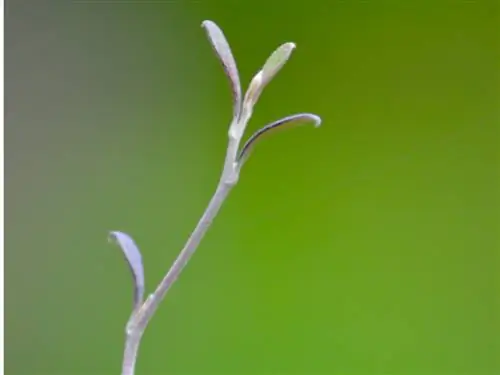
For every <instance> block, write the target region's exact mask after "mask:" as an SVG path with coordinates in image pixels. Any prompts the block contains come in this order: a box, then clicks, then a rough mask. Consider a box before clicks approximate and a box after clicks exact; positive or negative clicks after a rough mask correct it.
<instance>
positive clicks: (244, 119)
mask: <svg viewBox="0 0 500 375" xmlns="http://www.w3.org/2000/svg"><path fill="white" fill-rule="evenodd" d="M202 27H203V28H204V29H205V31H206V33H207V36H208V39H209V41H210V43H211V45H212V47H213V50H214V51H215V54H216V55H217V57H218V58H219V60H220V62H221V64H222V67H223V68H224V71H225V73H226V75H227V77H228V78H229V82H230V86H231V92H232V97H233V118H232V121H231V125H230V126H229V132H228V136H229V140H228V146H227V151H226V158H225V162H224V168H223V170H222V175H221V178H220V181H219V184H218V186H217V189H216V191H215V193H214V195H213V196H212V199H211V200H210V203H209V204H208V207H207V208H206V210H205V212H204V213H203V215H202V217H201V219H200V220H199V222H198V224H197V226H196V228H195V229H194V231H193V232H192V234H191V236H190V237H189V238H188V240H187V242H186V244H185V245H184V248H183V249H182V250H181V252H180V253H179V255H178V257H177V259H176V260H175V262H174V263H173V265H172V266H171V268H170V269H169V271H168V272H167V273H166V275H165V276H164V278H163V279H162V280H161V282H160V283H159V284H158V286H157V287H156V289H155V291H154V292H153V293H152V294H150V295H149V296H148V298H147V299H146V300H144V267H143V263H142V256H141V253H140V251H139V248H138V247H137V245H136V244H135V242H134V240H133V239H132V238H131V237H130V236H129V235H127V234H125V233H123V232H119V231H112V232H110V240H113V241H114V242H115V243H117V244H118V245H119V247H120V248H121V249H122V251H123V254H124V256H125V259H126V260H127V263H128V265H129V268H130V270H131V273H132V277H133V280H134V306H133V309H132V314H131V316H130V319H129V321H128V323H127V326H126V339H125V350H124V355H123V364H122V375H133V374H134V372H135V363H136V360H137V353H138V349H139V344H140V341H141V338H142V335H143V334H144V331H145V329H146V326H147V325H148V323H149V321H150V320H151V318H152V317H153V315H154V313H155V312H156V310H157V308H158V306H159V304H160V303H161V301H162V300H163V298H164V297H165V295H166V293H167V292H168V290H169V289H170V287H171V286H172V284H173V283H174V282H175V280H176V279H177V278H178V277H179V274H180V273H181V271H182V269H183V268H184V267H185V266H186V264H187V263H188V261H189V259H190V258H191V256H192V255H193V254H194V252H195V251H196V249H197V247H198V245H199V243H200V241H201V239H202V238H203V236H204V235H205V233H206V231H207V230H208V228H209V227H210V225H211V224H212V221H213V219H214V218H215V216H216V215H217V213H218V212H219V209H220V207H221V206H222V204H223V203H224V201H225V199H226V197H227V196H228V194H229V192H230V191H231V189H232V188H233V187H234V186H235V185H236V183H237V182H238V179H239V175H240V171H241V168H242V166H243V164H244V163H245V162H246V161H247V160H248V158H249V156H250V154H251V152H252V150H253V149H254V147H255V145H256V144H257V143H259V142H260V141H261V140H262V139H263V138H264V137H265V136H267V135H270V134H273V133H275V132H276V131H277V130H281V129H287V128H289V127H293V126H296V125H302V124H307V123H311V124H313V125H314V126H316V127H317V126H319V125H320V124H321V119H320V117H319V116H317V115H314V114H311V113H299V114H295V115H291V116H287V117H283V118H282V119H280V120H277V121H274V122H272V123H270V124H268V125H266V126H264V127H262V128H261V129H260V130H258V131H257V132H255V133H254V134H253V135H252V136H251V137H250V138H249V139H248V141H247V142H246V143H245V144H244V145H243V147H241V148H240V143H241V140H242V138H243V135H244V132H245V129H246V126H247V124H248V121H249V120H250V118H251V117H252V113H253V109H254V107H255V104H256V103H257V101H258V99H259V97H260V95H261V93H262V91H263V89H264V88H265V86H267V84H268V83H269V82H270V81H271V80H272V79H273V78H274V77H275V76H276V74H277V73H278V72H279V71H280V70H281V68H282V67H283V66H284V65H285V63H286V62H287V61H288V59H289V58H290V56H291V54H292V52H293V50H294V49H295V44H294V43H290V42H289V43H285V44H282V45H281V46H279V47H278V48H277V49H276V50H275V51H274V52H273V53H272V54H271V56H270V57H269V58H268V59H267V61H266V62H265V64H264V65H263V67H262V69H261V70H260V71H259V72H258V73H257V74H256V75H255V76H254V78H253V79H252V81H251V82H250V85H249V87H248V90H247V92H246V93H245V96H244V97H243V95H242V90H241V84H240V77H239V73H238V68H237V66H236V61H235V59H234V57H233V54H232V52H231V48H230V47H229V43H228V42H227V40H226V37H225V36H224V33H223V32H222V30H221V29H220V28H219V27H218V26H217V25H216V24H215V23H214V22H212V21H204V22H203V23H202ZM242 98H243V99H242Z"/></svg>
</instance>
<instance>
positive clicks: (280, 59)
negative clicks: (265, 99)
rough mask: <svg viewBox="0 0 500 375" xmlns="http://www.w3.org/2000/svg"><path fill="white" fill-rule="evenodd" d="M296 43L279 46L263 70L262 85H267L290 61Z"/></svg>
mask: <svg viewBox="0 0 500 375" xmlns="http://www.w3.org/2000/svg"><path fill="white" fill-rule="evenodd" d="M295 47H296V46H295V43H291V42H289V43H285V44H283V45H281V46H279V47H278V48H277V49H276V50H275V51H274V52H273V53H272V54H271V56H269V58H268V59H267V61H266V63H265V64H264V67H263V68H262V85H263V86H265V85H267V83H268V82H269V81H270V80H271V79H272V78H273V77H274V76H275V75H276V73H278V72H279V71H280V70H281V68H282V67H283V65H285V63H286V62H287V61H288V59H289V58H290V55H291V54H292V52H293V50H294V49H295Z"/></svg>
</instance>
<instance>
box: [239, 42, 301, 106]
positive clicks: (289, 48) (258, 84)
mask: <svg viewBox="0 0 500 375" xmlns="http://www.w3.org/2000/svg"><path fill="white" fill-rule="evenodd" d="M294 49H295V44H294V43H291V42H289V43H285V44H282V45H281V46H279V47H278V48H277V49H276V50H275V51H274V52H273V53H272V54H271V56H269V58H268V59H267V60H266V62H265V64H264V66H263V67H262V69H261V70H260V71H259V72H258V73H257V74H256V75H255V77H254V78H253V79H252V82H251V83H250V86H249V87H248V90H247V93H246V95H245V100H244V107H246V108H249V107H253V105H254V104H255V103H256V102H257V100H258V99H259V97H260V94H261V93H262V90H264V87H266V85H267V84H268V83H269V81H271V79H273V78H274V76H275V75H276V74H277V73H278V72H279V71H280V70H281V68H282V67H283V65H285V63H286V62H287V61H288V59H289V58H290V55H291V54H292V52H293V50H294Z"/></svg>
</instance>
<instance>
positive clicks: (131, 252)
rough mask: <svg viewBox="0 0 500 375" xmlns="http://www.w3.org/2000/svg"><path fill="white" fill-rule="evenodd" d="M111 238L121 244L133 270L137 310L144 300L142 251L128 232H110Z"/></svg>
mask: <svg viewBox="0 0 500 375" xmlns="http://www.w3.org/2000/svg"><path fill="white" fill-rule="evenodd" d="M109 239H110V240H112V241H113V242H115V243H116V244H118V246H120V248H121V249H122V251H123V254H124V255H125V259H126V260H127V263H128V265H129V267H130V271H131V272H132V277H133V279H134V310H137V309H138V308H139V307H140V306H141V304H142V302H143V300H144V267H143V265H142V256H141V252H140V251H139V248H138V247H137V245H136V244H135V242H134V240H133V239H132V238H131V237H130V236H129V235H128V234H126V233H123V232H118V231H113V232H110V235H109Z"/></svg>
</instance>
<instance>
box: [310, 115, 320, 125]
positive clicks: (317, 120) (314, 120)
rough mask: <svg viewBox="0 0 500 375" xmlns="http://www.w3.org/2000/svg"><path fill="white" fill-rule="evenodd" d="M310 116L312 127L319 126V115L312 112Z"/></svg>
mask: <svg viewBox="0 0 500 375" xmlns="http://www.w3.org/2000/svg"><path fill="white" fill-rule="evenodd" d="M309 116H310V118H311V121H312V122H313V123H314V127H315V128H319V127H320V126H321V121H322V120H321V117H319V116H318V115H313V114H310V115H309Z"/></svg>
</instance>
